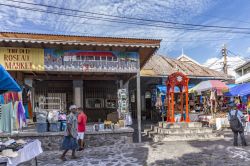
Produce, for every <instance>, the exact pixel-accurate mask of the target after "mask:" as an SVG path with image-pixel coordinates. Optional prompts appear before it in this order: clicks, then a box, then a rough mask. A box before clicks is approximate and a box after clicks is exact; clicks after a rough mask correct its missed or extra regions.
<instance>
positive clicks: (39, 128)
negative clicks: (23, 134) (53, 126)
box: [36, 123, 48, 133]
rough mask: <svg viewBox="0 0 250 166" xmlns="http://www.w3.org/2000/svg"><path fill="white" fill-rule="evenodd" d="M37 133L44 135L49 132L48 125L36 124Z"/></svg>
mask: <svg viewBox="0 0 250 166" xmlns="http://www.w3.org/2000/svg"><path fill="white" fill-rule="evenodd" d="M36 131H37V132H38V133H44V132H47V131H48V123H36Z"/></svg>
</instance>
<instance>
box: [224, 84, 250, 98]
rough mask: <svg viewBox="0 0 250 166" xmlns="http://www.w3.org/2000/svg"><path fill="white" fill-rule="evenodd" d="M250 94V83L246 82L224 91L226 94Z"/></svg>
mask: <svg viewBox="0 0 250 166" xmlns="http://www.w3.org/2000/svg"><path fill="white" fill-rule="evenodd" d="M249 94H250V83H244V84H239V85H236V86H234V87H232V88H229V91H228V92H226V93H224V95H225V96H246V95H249Z"/></svg>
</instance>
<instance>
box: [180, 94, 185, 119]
mask: <svg viewBox="0 0 250 166" xmlns="http://www.w3.org/2000/svg"><path fill="white" fill-rule="evenodd" d="M180 99H181V122H183V121H184V115H183V92H182V91H181V93H180Z"/></svg>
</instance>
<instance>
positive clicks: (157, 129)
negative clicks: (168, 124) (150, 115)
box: [154, 127, 213, 135]
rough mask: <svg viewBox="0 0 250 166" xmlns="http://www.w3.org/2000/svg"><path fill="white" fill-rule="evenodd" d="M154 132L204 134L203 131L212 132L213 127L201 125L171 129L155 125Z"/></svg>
mask: <svg viewBox="0 0 250 166" xmlns="http://www.w3.org/2000/svg"><path fill="white" fill-rule="evenodd" d="M154 132H156V133H159V134H180V135H182V134H202V133H212V132H213V130H212V128H205V127H199V128H172V129H171V128H170V129H164V128H160V127H155V128H154Z"/></svg>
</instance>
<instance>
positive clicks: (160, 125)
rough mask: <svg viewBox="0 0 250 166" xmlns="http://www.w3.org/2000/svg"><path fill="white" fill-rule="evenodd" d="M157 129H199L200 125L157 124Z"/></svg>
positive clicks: (182, 123) (198, 123)
mask: <svg viewBox="0 0 250 166" xmlns="http://www.w3.org/2000/svg"><path fill="white" fill-rule="evenodd" d="M158 127H161V128H166V129H172V128H175V129H176V128H199V127H202V123H200V122H189V123H186V122H177V123H170V122H159V123H158Z"/></svg>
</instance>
